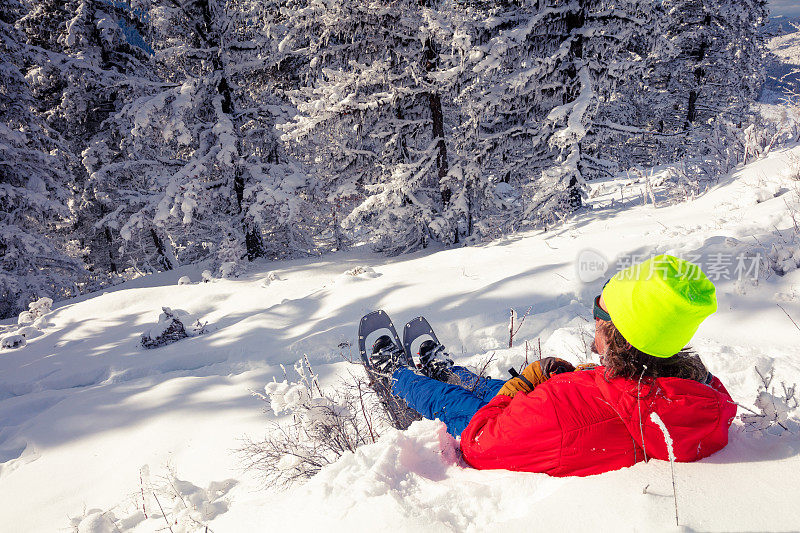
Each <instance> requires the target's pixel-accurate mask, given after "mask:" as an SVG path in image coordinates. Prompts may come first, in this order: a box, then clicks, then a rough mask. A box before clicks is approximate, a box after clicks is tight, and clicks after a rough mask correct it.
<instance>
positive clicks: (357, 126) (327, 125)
mask: <svg viewBox="0 0 800 533" xmlns="http://www.w3.org/2000/svg"><path fill="white" fill-rule="evenodd" d="M431 4H432V3H431ZM285 14H286V17H287V19H286V21H285V22H284V24H285V27H286V30H287V31H286V34H285V36H284V37H283V38H282V39H281V41H280V50H281V51H282V52H283V54H284V56H285V57H286V58H287V60H294V61H295V62H297V63H298V64H299V65H301V66H302V68H303V69H304V74H303V76H302V78H303V79H302V80H301V81H302V87H301V88H300V89H298V90H297V91H295V92H294V93H292V97H293V100H294V102H295V104H296V105H297V108H298V115H297V116H296V117H295V118H294V120H293V121H292V122H291V123H289V124H286V125H285V126H284V129H285V131H286V134H285V135H284V139H285V140H287V141H288V142H290V143H291V144H292V146H293V148H294V151H295V153H297V154H298V155H300V156H301V157H304V158H305V160H306V161H307V163H308V164H309V165H313V166H314V168H315V169H316V170H317V172H318V173H319V176H320V181H321V190H322V191H323V192H324V193H325V194H326V198H327V200H328V201H329V202H331V203H332V204H342V203H343V204H345V205H346V206H347V209H346V213H347V216H346V218H345V220H344V225H345V226H346V227H347V228H349V229H352V230H360V232H359V231H354V235H355V237H356V238H363V239H364V240H370V241H371V242H373V243H374V244H375V247H376V248H377V249H379V250H381V251H384V252H386V253H389V254H396V253H401V252H404V251H408V250H413V249H416V248H418V247H421V246H425V245H426V243H427V242H428V241H429V240H430V239H434V240H437V241H441V242H452V241H454V240H456V239H457V233H456V232H455V229H454V227H453V223H452V220H448V218H447V216H446V215H445V213H446V210H447V206H448V204H449V202H450V199H451V192H450V190H449V189H448V188H447V187H446V184H445V181H446V178H447V175H448V171H449V168H450V167H449V163H450V162H449V159H448V156H449V154H448V139H447V130H448V129H449V128H450V127H451V126H450V125H449V124H447V123H446V121H447V117H446V107H447V102H448V99H449V98H451V93H452V91H453V89H452V85H453V84H452V80H451V79H448V78H447V77H442V76H439V74H440V73H441V72H442V69H443V67H444V68H446V67H447V65H443V64H442V50H441V45H442V42H443V39H442V35H445V36H446V35H447V34H448V32H449V28H447V26H446V21H445V20H442V17H441V16H440V13H439V12H437V11H436V10H435V9H434V8H433V7H431V6H429V5H428V3H427V2H418V1H411V0H395V1H392V2H388V3H387V2H376V1H373V0H357V1H351V0H347V1H345V0H333V1H331V2H327V3H324V4H323V3H319V2H308V3H305V2H291V3H288V4H287V8H286V10H285ZM351 208H352V209H351Z"/></svg>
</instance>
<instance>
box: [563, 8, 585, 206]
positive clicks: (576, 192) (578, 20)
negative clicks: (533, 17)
mask: <svg viewBox="0 0 800 533" xmlns="http://www.w3.org/2000/svg"><path fill="white" fill-rule="evenodd" d="M585 3H586V2H585V0H579V2H578V5H579V7H578V11H577V12H571V13H569V14H568V15H567V16H566V17H565V21H564V22H565V24H566V28H565V32H564V33H565V34H566V35H572V33H573V32H575V31H577V30H580V29H581V28H583V27H584V25H585V24H586V9H587V8H586V6H585ZM570 56H571V59H572V62H571V64H570V67H569V68H568V69H567V79H568V82H567V87H568V89H567V91H565V95H564V103H565V104H566V103H568V102H574V101H575V100H577V99H578V97H579V96H580V93H581V82H580V79H579V74H578V72H579V71H578V67H577V63H579V62H580V61H581V60H582V59H583V35H582V34H580V33H578V36H577V38H576V39H574V40H573V41H572V45H571V47H570ZM577 149H578V150H580V145H578V146H577ZM579 164H580V163H578V165H579ZM567 203H568V205H569V207H570V209H571V210H576V209H578V208H580V207H581V206H583V197H582V196H581V190H580V185H579V184H578V179H577V178H576V177H575V176H572V177H571V178H570V180H569V183H568V184H567Z"/></svg>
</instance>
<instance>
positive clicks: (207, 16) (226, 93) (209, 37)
mask: <svg viewBox="0 0 800 533" xmlns="http://www.w3.org/2000/svg"><path fill="white" fill-rule="evenodd" d="M200 7H201V9H202V12H203V29H202V33H204V35H203V37H204V38H205V40H206V42H207V43H208V45H209V46H213V47H216V48H217V50H218V52H217V53H216V54H215V55H214V56H213V59H212V66H213V67H214V71H215V72H219V73H221V74H220V79H219V83H218V84H217V93H219V95H220V96H222V112H223V113H225V114H226V115H229V116H230V120H231V123H232V124H233V127H234V130H235V131H236V133H237V134H238V132H239V125H238V120H237V119H236V117H235V116H234V111H235V109H234V105H233V91H232V90H231V86H230V84H229V83H228V79H227V78H226V77H225V69H224V68H223V65H222V59H221V57H220V52H219V51H221V46H220V44H221V42H220V41H221V39H220V37H219V33H218V32H216V31H214V29H213V16H212V14H211V6H210V5H209V1H208V0H203V1H202V2H200ZM198 31H200V28H198ZM241 142H242V140H241V137H240V136H239V135H237V137H236V150H237V152H238V153H237V155H241V153H242V146H241ZM244 186H245V183H244V177H243V172H242V168H241V166H240V165H239V163H238V162H234V178H233V193H234V197H235V198H236V206H235V207H236V214H238V215H240V217H241V220H240V224H241V225H242V232H243V233H244V243H245V248H246V250H247V259H248V261H253V260H254V259H255V258H257V257H261V256H263V255H264V247H263V241H262V239H261V233H260V232H259V230H258V227H256V226H255V225H254V224H250V223H248V222H247V221H246V220H245V219H244V216H243V212H244V209H243V208H242V204H243V201H244Z"/></svg>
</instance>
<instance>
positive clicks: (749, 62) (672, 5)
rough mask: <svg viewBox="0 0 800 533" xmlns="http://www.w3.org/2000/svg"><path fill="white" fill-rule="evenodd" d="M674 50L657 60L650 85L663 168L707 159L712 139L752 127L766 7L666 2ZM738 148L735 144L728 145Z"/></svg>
mask: <svg viewBox="0 0 800 533" xmlns="http://www.w3.org/2000/svg"><path fill="white" fill-rule="evenodd" d="M661 9H662V11H663V13H662V14H661V16H662V17H663V21H662V26H661V27H662V30H661V31H662V32H663V35H664V38H665V40H666V45H665V46H664V47H662V48H661V49H660V54H658V55H655V56H654V57H653V61H652V62H651V65H650V66H649V71H648V73H647V74H646V76H645V80H646V83H647V84H648V85H649V86H650V88H651V89H652V91H653V92H654V93H657V94H658V95H659V96H658V98H657V99H654V98H651V99H649V100H648V102H647V103H648V104H649V105H648V107H649V108H650V110H651V111H650V112H649V113H645V114H644V115H643V116H644V117H647V119H646V124H644V125H645V126H646V127H648V128H650V129H651V130H654V131H656V132H658V133H659V134H662V136H661V137H660V139H659V144H660V146H655V147H654V151H658V152H659V155H660V159H661V160H675V159H678V158H686V157H696V156H698V155H703V153H704V152H705V151H706V150H705V148H706V147H707V139H708V138H709V137H710V136H715V135H717V136H718V134H719V132H720V131H723V130H726V131H730V132H732V133H733V135H736V134H737V133H736V131H737V130H738V132H739V133H740V132H741V129H742V127H743V124H744V125H746V123H747V121H748V116H749V115H750V114H751V113H750V110H749V107H750V105H751V104H752V103H753V102H754V101H755V100H756V98H757V97H758V94H759V91H760V90H761V87H762V85H763V83H764V58H765V52H766V49H765V42H764V35H763V33H762V31H761V29H762V26H763V24H764V23H765V22H766V17H767V3H766V2H765V1H764V0H744V1H739V0H737V1H731V0H665V1H664V2H663V3H662V5H661ZM726 138H728V139H729V141H724V142H736V141H733V140H732V139H733V137H726Z"/></svg>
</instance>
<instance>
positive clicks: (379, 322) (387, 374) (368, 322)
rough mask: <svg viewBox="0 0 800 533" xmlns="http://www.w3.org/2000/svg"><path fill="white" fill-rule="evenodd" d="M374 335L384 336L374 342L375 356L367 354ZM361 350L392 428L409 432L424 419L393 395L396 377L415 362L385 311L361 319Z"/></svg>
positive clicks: (374, 388)
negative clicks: (369, 338) (370, 339)
mask: <svg viewBox="0 0 800 533" xmlns="http://www.w3.org/2000/svg"><path fill="white" fill-rule="evenodd" d="M380 333H382V334H380ZM374 334H380V335H379V336H378V338H377V339H376V340H375V341H374V343H373V345H372V350H371V353H370V354H367V349H366V343H367V337H370V336H372V335H374ZM358 349H359V352H360V354H361V361H362V363H363V364H364V368H365V369H366V371H367V375H368V376H369V379H370V386H371V387H372V389H373V390H374V391H375V392H376V393H377V394H378V397H379V398H380V401H381V404H383V406H384V408H385V409H386V412H387V413H388V415H389V420H390V422H391V424H392V426H394V427H395V428H397V429H406V428H407V427H408V426H410V425H411V423H412V422H414V421H415V420H420V419H422V417H421V416H420V414H419V413H417V412H416V411H415V410H413V409H411V408H410V407H408V405H407V404H406V402H405V401H403V400H402V399H400V398H397V397H396V396H393V395H392V382H391V379H392V378H391V376H392V373H394V371H395V370H397V369H398V368H399V367H401V366H410V367H412V368H413V366H414V361H413V359H411V358H409V357H407V355H406V353H405V351H404V350H403V348H402V344H401V342H400V337H399V336H398V335H397V330H395V329H394V324H392V320H391V319H390V318H389V315H387V314H386V312H385V311H373V312H372V313H369V314H367V315H364V316H363V317H362V318H361V321H360V323H359V326H358Z"/></svg>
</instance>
